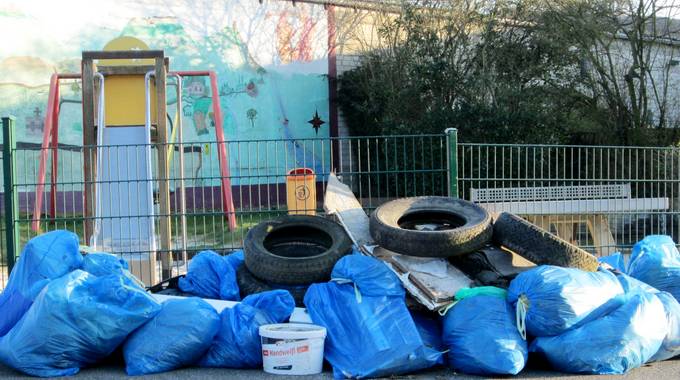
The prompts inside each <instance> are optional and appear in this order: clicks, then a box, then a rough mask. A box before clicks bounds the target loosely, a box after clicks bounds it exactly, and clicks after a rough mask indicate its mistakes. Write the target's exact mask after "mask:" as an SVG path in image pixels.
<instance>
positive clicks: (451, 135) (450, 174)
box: [444, 128, 458, 198]
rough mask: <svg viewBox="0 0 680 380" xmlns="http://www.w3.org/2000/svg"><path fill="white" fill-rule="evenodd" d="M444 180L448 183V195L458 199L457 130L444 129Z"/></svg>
mask: <svg viewBox="0 0 680 380" xmlns="http://www.w3.org/2000/svg"><path fill="white" fill-rule="evenodd" d="M444 134H445V135H446V155H447V160H446V169H447V170H446V180H447V183H448V195H449V197H452V198H458V130H457V129H456V128H446V130H445V131H444Z"/></svg>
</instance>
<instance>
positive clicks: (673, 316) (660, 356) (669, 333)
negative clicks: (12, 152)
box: [650, 292, 680, 361]
mask: <svg viewBox="0 0 680 380" xmlns="http://www.w3.org/2000/svg"><path fill="white" fill-rule="evenodd" d="M656 296H657V297H658V298H659V300H660V301H661V303H662V304H663V308H664V311H665V312H666V336H665V337H664V340H663V342H662V343H661V348H659V351H657V353H656V354H654V356H653V357H652V358H651V359H650V361H661V360H667V359H671V358H674V357H676V356H678V355H680V303H678V301H677V300H676V299H675V297H673V296H672V295H671V294H670V293H667V292H659V293H657V294H656Z"/></svg>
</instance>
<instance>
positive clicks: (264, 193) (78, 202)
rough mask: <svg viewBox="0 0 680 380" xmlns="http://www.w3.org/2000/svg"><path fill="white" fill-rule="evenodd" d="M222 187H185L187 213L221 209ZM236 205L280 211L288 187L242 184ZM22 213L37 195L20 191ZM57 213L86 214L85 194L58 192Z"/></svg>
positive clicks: (319, 191)
mask: <svg viewBox="0 0 680 380" xmlns="http://www.w3.org/2000/svg"><path fill="white" fill-rule="evenodd" d="M323 190H324V189H323V182H317V183H316V198H317V204H318V205H321V202H322V201H323ZM220 191H221V188H220V187H219V186H202V187H187V188H186V200H187V202H186V207H187V212H192V211H199V210H222V199H221V196H220ZM232 194H233V196H234V206H235V207H236V209H237V210H251V209H259V208H262V209H264V210H268V209H271V208H280V207H283V206H285V205H286V184H285V183H278V184H269V185H239V186H232ZM45 197H46V198H45V199H46V200H45V201H44V202H43V212H44V213H47V212H48V210H49V207H50V204H49V203H50V202H49V200H50V193H49V192H46V193H45ZM18 201H19V212H33V205H34V204H35V193H34V192H20V193H19V197H18ZM4 202H5V197H4V196H3V194H2V193H0V209H4ZM56 204H57V207H56V210H57V213H59V214H63V213H75V214H82V213H83V192H82V191H80V190H78V191H58V192H57V201H56ZM170 208H171V210H172V211H175V210H178V209H179V190H177V191H174V192H173V193H172V194H170Z"/></svg>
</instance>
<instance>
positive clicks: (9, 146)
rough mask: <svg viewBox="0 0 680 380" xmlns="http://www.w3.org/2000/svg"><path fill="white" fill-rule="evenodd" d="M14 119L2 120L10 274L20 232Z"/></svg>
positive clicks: (6, 234)
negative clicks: (18, 225) (18, 227)
mask: <svg viewBox="0 0 680 380" xmlns="http://www.w3.org/2000/svg"><path fill="white" fill-rule="evenodd" d="M14 121H15V119H14V117H11V116H10V117H3V118H2V137H3V140H2V142H3V144H2V169H3V174H4V182H5V186H4V191H5V239H6V253H7V269H8V273H11V272H12V268H13V267H14V259H15V257H16V248H17V243H18V242H19V231H18V230H16V229H15V224H14V221H15V219H16V218H17V217H18V215H17V210H18V208H19V207H18V199H17V197H16V196H15V195H16V194H15V191H14V179H15V178H16V165H15V162H14V161H15V157H14V151H15V150H16V147H17V143H16V140H15V137H14Z"/></svg>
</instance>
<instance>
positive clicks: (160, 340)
mask: <svg viewBox="0 0 680 380" xmlns="http://www.w3.org/2000/svg"><path fill="white" fill-rule="evenodd" d="M161 306H162V309H161V311H160V313H158V314H157V315H156V316H155V317H154V318H153V319H152V320H151V321H149V322H147V323H146V324H145V325H144V326H142V327H140V328H139V329H137V330H135V332H133V333H132V334H131V335H130V336H129V337H128V339H127V340H126V341H125V344H124V345H123V356H124V357H125V370H126V372H127V374H128V375H144V374H150V373H158V372H165V371H171V370H173V369H176V368H181V367H184V366H188V365H191V364H193V363H195V362H196V361H198V359H200V358H201V356H203V354H205V352H206V351H207V350H208V348H209V347H210V344H211V343H212V340H213V338H214V337H215V334H217V331H218V330H219V328H220V317H219V315H218V314H217V312H216V311H215V308H213V307H212V306H210V305H209V304H208V303H207V302H205V301H203V300H202V299H200V298H194V297H192V298H182V299H171V300H168V301H165V302H164V303H163V304H162V305H161Z"/></svg>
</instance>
